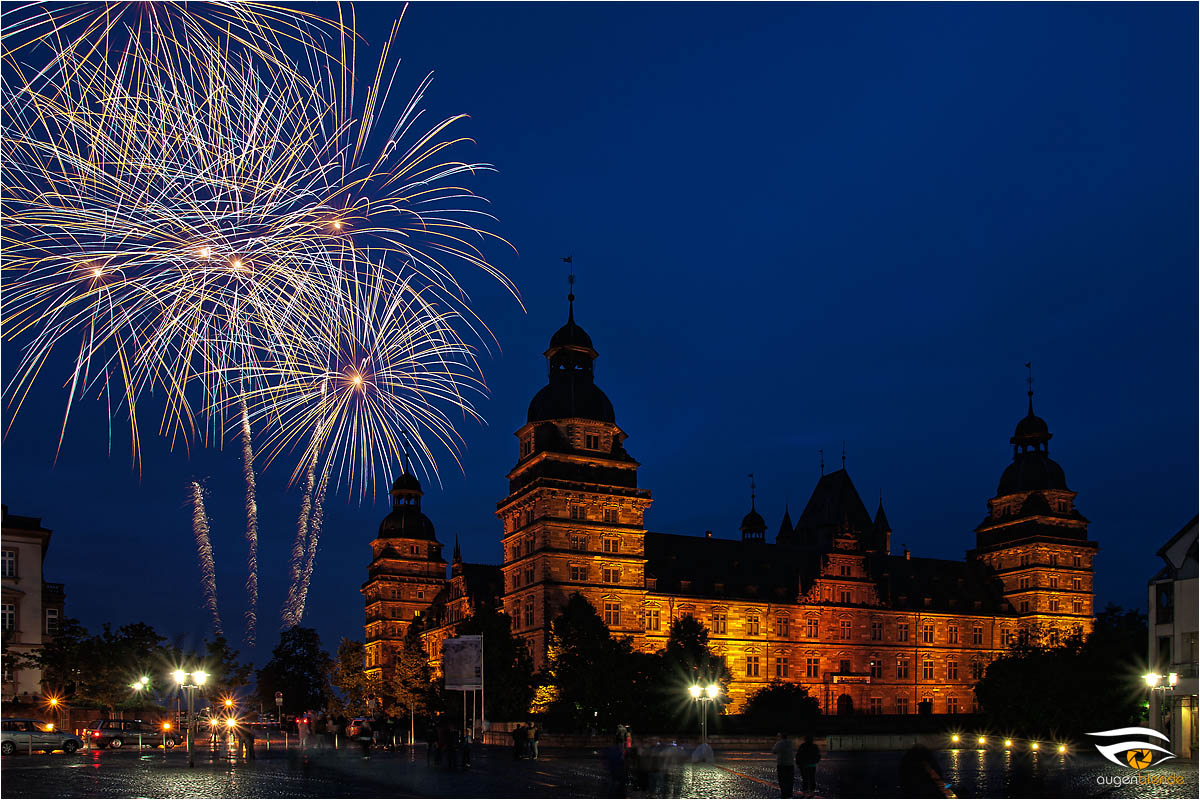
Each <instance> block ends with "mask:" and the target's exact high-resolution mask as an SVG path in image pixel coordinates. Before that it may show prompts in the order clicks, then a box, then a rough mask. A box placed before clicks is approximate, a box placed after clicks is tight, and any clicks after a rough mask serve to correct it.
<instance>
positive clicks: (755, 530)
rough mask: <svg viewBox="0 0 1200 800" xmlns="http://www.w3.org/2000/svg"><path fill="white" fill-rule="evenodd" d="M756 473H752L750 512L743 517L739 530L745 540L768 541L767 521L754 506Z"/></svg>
mask: <svg viewBox="0 0 1200 800" xmlns="http://www.w3.org/2000/svg"><path fill="white" fill-rule="evenodd" d="M754 490H755V486H754V473H750V513H749V514H747V515H746V516H744V517H742V524H741V525H740V526H739V530H741V532H742V541H743V542H763V541H766V534H767V521H766V520H765V519H763V516H762V514H760V513H758V511H757V510H756V509H755V508H754V500H755V492H754Z"/></svg>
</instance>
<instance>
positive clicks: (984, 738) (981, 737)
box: [975, 736, 987, 744]
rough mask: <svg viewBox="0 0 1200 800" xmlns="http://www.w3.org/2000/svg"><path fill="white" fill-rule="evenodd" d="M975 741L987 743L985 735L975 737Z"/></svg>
mask: <svg viewBox="0 0 1200 800" xmlns="http://www.w3.org/2000/svg"><path fill="white" fill-rule="evenodd" d="M975 741H976V742H978V743H979V744H987V737H986V736H980V737H979V738H978V739H976V740H975Z"/></svg>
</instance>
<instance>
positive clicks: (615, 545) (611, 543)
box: [604, 539, 621, 553]
mask: <svg viewBox="0 0 1200 800" xmlns="http://www.w3.org/2000/svg"><path fill="white" fill-rule="evenodd" d="M620 549H621V541H620V540H619V539H605V540H604V552H606V553H615V552H617V551H618V550H620Z"/></svg>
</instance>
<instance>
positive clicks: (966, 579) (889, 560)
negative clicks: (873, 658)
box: [869, 555, 1008, 613]
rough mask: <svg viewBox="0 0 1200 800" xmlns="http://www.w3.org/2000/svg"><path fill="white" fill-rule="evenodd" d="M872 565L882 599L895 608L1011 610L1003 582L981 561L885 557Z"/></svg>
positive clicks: (878, 558)
mask: <svg viewBox="0 0 1200 800" xmlns="http://www.w3.org/2000/svg"><path fill="white" fill-rule="evenodd" d="M869 564H870V569H871V577H872V578H873V579H874V580H875V583H876V585H877V586H878V588H879V599H880V600H881V601H882V602H883V603H884V604H885V605H888V606H891V607H893V608H918V609H920V608H925V609H930V610H937V611H976V610H982V611H987V612H989V613H1002V612H1005V611H1007V610H1008V609H1007V603H1006V602H1005V600H1004V599H1003V597H1002V586H1001V584H1000V582H999V581H998V580H997V579H996V578H995V575H994V573H992V572H991V570H990V569H989V568H988V567H987V566H986V565H984V564H982V563H980V562H976V561H951V560H948V559H942V558H911V557H905V556H882V555H881V556H874V557H872V558H871V559H869ZM927 598H928V602H926V599H927ZM977 603H978V605H976V604H977Z"/></svg>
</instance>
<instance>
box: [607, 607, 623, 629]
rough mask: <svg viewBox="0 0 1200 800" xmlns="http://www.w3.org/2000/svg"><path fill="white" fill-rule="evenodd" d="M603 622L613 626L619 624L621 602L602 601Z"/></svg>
mask: <svg viewBox="0 0 1200 800" xmlns="http://www.w3.org/2000/svg"><path fill="white" fill-rule="evenodd" d="M604 624H605V625H607V626H608V627H610V628H615V627H617V626H618V625H620V624H621V604H620V603H617V602H613V601H611V600H606V601H605V603H604Z"/></svg>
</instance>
